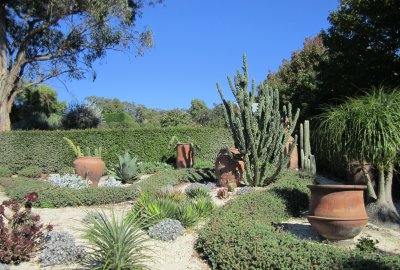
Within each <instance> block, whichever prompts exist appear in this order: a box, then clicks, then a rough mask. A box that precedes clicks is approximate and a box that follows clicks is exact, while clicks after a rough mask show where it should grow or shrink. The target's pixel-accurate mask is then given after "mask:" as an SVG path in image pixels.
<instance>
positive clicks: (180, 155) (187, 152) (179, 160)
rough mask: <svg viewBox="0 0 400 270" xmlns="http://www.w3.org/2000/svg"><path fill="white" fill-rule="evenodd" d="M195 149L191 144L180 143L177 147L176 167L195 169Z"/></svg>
mask: <svg viewBox="0 0 400 270" xmlns="http://www.w3.org/2000/svg"><path fill="white" fill-rule="evenodd" d="M193 156H194V153H193V147H192V146H191V145H190V144H189V143H179V144H177V145H176V167H177V168H178V169H182V168H193V163H194V161H193Z"/></svg>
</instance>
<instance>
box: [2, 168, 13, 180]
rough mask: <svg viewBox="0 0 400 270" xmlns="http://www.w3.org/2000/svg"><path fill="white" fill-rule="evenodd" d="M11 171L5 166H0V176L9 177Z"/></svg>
mask: <svg viewBox="0 0 400 270" xmlns="http://www.w3.org/2000/svg"><path fill="white" fill-rule="evenodd" d="M11 176H12V171H11V170H10V169H9V168H8V167H6V166H0V177H11Z"/></svg>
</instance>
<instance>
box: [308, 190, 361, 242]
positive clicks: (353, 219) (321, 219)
mask: <svg viewBox="0 0 400 270" xmlns="http://www.w3.org/2000/svg"><path fill="white" fill-rule="evenodd" d="M308 187H309V188H310V190H311V200H310V209H309V216H308V217H307V218H308V221H309V222H310V224H311V226H312V227H313V228H314V229H315V230H316V231H317V232H318V233H319V234H320V235H321V236H323V237H325V238H327V239H331V240H343V239H350V238H353V237H354V236H356V235H357V234H359V233H360V232H361V230H362V229H363V228H364V226H365V225H366V224H367V222H368V216H367V212H366V211H365V206H364V199H363V194H364V193H363V192H364V190H365V189H366V188H367V187H366V186H364V185H309V186H308Z"/></svg>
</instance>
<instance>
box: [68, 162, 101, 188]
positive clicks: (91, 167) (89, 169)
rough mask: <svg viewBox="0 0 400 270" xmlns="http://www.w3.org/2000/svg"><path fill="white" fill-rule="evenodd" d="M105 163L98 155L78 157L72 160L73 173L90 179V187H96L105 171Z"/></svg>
mask: <svg viewBox="0 0 400 270" xmlns="http://www.w3.org/2000/svg"><path fill="white" fill-rule="evenodd" d="M105 167H106V166H105V163H104V161H103V160H102V159H101V158H100V157H78V158H77V159H76V160H75V161H74V169H75V173H76V174H78V175H80V176H81V177H82V178H83V179H87V180H90V182H91V183H92V187H97V186H98V184H99V181H100V178H101V176H102V175H103V174H104V172H105Z"/></svg>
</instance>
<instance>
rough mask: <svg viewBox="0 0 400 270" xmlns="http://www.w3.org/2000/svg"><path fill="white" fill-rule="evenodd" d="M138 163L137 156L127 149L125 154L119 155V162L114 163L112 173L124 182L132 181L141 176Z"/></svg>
mask: <svg viewBox="0 0 400 270" xmlns="http://www.w3.org/2000/svg"><path fill="white" fill-rule="evenodd" d="M137 163H138V162H137V156H131V155H130V154H129V152H128V151H126V152H125V154H124V155H123V156H120V155H118V164H115V165H114V169H113V170H111V173H112V174H113V175H114V176H115V178H116V179H118V180H121V181H122V183H132V182H133V181H134V180H136V179H138V177H139V172H138V164H137Z"/></svg>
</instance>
